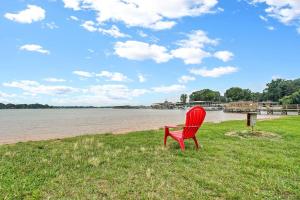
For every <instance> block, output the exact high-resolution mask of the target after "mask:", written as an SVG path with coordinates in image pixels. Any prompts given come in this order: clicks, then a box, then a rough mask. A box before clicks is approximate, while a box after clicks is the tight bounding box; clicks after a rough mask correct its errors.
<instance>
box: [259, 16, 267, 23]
mask: <svg viewBox="0 0 300 200" xmlns="http://www.w3.org/2000/svg"><path fill="white" fill-rule="evenodd" d="M259 18H260V19H261V20H263V21H265V22H267V21H268V18H266V17H264V16H262V15H259Z"/></svg>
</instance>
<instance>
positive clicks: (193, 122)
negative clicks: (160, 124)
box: [164, 106, 206, 151]
mask: <svg viewBox="0 0 300 200" xmlns="http://www.w3.org/2000/svg"><path fill="white" fill-rule="evenodd" d="M205 116H206V112H205V110H204V108H202V107H201V106H194V107H192V108H191V109H190V110H189V111H188V112H187V113H186V122H185V126H184V127H183V129H182V130H179V131H170V128H176V126H165V138H164V145H165V146H166V144H167V138H168V136H171V137H172V138H173V139H175V140H176V141H177V142H178V143H179V145H180V148H181V150H182V151H184V140H186V139H191V138H192V139H193V140H194V142H195V145H196V148H197V149H198V148H199V144H198V141H197V138H196V133H197V131H198V129H199V128H200V127H201V125H202V123H203V121H204V118H205Z"/></svg>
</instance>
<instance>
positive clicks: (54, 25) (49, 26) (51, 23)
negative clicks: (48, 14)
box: [46, 22, 59, 30]
mask: <svg viewBox="0 0 300 200" xmlns="http://www.w3.org/2000/svg"><path fill="white" fill-rule="evenodd" d="M46 27H47V28H49V29H51V30H53V29H57V28H59V27H58V26H57V25H56V24H55V22H49V23H46Z"/></svg>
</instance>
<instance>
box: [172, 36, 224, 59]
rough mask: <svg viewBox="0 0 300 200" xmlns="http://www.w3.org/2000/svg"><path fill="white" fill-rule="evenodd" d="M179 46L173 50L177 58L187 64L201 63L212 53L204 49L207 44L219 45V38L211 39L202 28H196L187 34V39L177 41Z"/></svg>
mask: <svg viewBox="0 0 300 200" xmlns="http://www.w3.org/2000/svg"><path fill="white" fill-rule="evenodd" d="M176 44H177V45H178V46H179V48H177V49H174V50H172V51H171V54H172V55H173V56H174V57H175V58H180V59H182V60H183V61H184V63H185V64H201V63H202V60H203V59H204V58H207V57H210V56H211V54H210V53H209V52H207V51H206V50H204V48H205V47H206V46H207V45H217V44H218V40H217V39H211V38H209V37H208V36H207V34H206V33H205V32H204V31H202V30H194V31H191V32H190V33H189V34H187V39H183V40H179V41H178V42H176Z"/></svg>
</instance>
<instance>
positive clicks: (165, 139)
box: [164, 133, 168, 146]
mask: <svg viewBox="0 0 300 200" xmlns="http://www.w3.org/2000/svg"><path fill="white" fill-rule="evenodd" d="M167 138H168V134H167V133H165V138H164V145H165V146H166V145H167Z"/></svg>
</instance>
